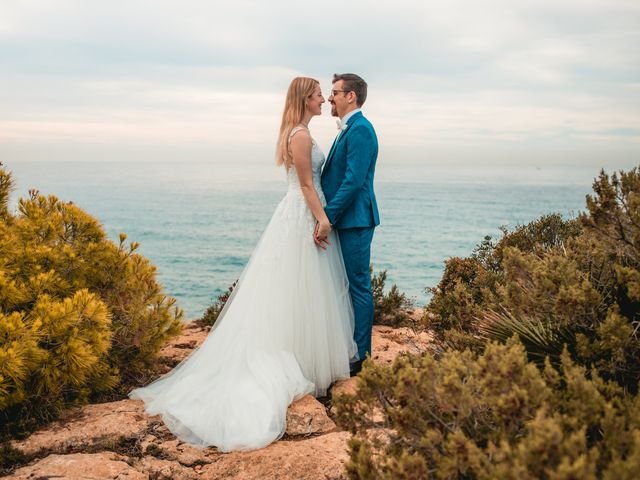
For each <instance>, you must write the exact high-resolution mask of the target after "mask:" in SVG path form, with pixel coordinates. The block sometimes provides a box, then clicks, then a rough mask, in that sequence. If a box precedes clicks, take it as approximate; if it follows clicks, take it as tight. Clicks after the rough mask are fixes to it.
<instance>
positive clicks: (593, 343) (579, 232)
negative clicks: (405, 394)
mask: <svg viewBox="0 0 640 480" xmlns="http://www.w3.org/2000/svg"><path fill="white" fill-rule="evenodd" d="M594 192H595V194H594V195H593V196H588V197H587V208H588V212H586V213H584V214H581V215H580V216H579V218H577V219H575V220H570V221H563V220H562V219H561V218H560V217H559V216H558V215H550V216H545V217H542V218H541V219H539V220H536V221H535V222H532V223H530V224H528V225H525V226H520V227H518V228H517V229H516V230H515V231H514V232H511V233H509V232H505V233H504V235H503V238H502V239H501V240H500V241H499V242H498V243H497V244H493V243H492V242H491V239H485V241H484V242H483V243H482V244H481V245H479V246H478V248H477V249H476V250H475V252H474V254H473V255H472V256H471V257H470V258H466V259H457V258H456V259H451V260H450V261H448V262H447V265H446V268H445V273H444V275H443V277H442V280H441V282H440V284H439V285H438V287H436V288H435V289H433V290H432V291H433V293H434V296H433V298H432V300H431V302H430V304H429V305H428V307H427V312H426V314H425V316H424V322H425V323H426V324H427V326H428V327H431V328H432V329H433V330H434V333H435V337H436V341H437V343H438V344H439V346H440V347H441V349H442V350H444V349H447V348H456V349H464V348H468V347H470V348H472V349H473V350H475V351H482V349H483V348H484V345H485V344H486V342H487V340H490V339H495V340H500V341H502V342H505V341H506V340H507V339H508V338H510V337H511V336H512V335H513V334H517V335H518V336H519V338H520V339H521V340H522V341H523V343H524V344H525V345H526V346H527V349H528V352H529V354H530V358H532V359H534V358H537V359H538V361H541V359H543V358H544V357H545V356H546V355H549V356H550V357H551V358H552V360H553V361H556V362H557V360H558V358H559V356H560V353H561V351H562V349H563V347H564V345H567V346H568V347H569V352H570V353H571V355H572V357H573V359H574V360H575V361H576V362H578V363H579V364H581V365H585V366H587V367H594V368H597V370H598V372H599V374H600V375H601V376H602V377H603V378H606V379H612V380H615V381H617V382H618V383H619V384H620V385H622V386H623V387H624V388H626V389H628V390H629V391H631V392H635V391H636V389H637V387H638V379H639V378H640V337H639V336H638V318H639V317H640V309H639V307H640V250H639V248H640V208H639V207H640V205H639V204H638V202H639V200H638V199H639V198H640V171H639V170H638V169H637V168H635V169H633V170H631V171H630V172H627V173H625V172H620V174H619V175H617V174H614V175H612V176H611V177H609V176H608V175H606V174H605V173H604V172H601V174H600V176H599V177H598V178H597V179H596V181H595V182H594Z"/></svg>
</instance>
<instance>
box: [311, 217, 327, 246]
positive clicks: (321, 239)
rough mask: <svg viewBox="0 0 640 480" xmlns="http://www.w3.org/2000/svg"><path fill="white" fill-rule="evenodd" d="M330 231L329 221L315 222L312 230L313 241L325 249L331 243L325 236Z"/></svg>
mask: <svg viewBox="0 0 640 480" xmlns="http://www.w3.org/2000/svg"><path fill="white" fill-rule="evenodd" d="M330 232H331V224H330V223H329V222H317V223H316V228H315V229H314V230H313V241H314V242H315V244H316V245H317V246H318V247H320V248H322V249H323V250H326V249H327V246H328V245H331V242H330V241H329V239H328V238H327V237H328V236H329V233H330Z"/></svg>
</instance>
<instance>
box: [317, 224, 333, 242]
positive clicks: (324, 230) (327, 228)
mask: <svg viewBox="0 0 640 480" xmlns="http://www.w3.org/2000/svg"><path fill="white" fill-rule="evenodd" d="M329 233H331V224H330V223H329V222H318V237H319V238H324V239H326V238H327V237H328V236H329Z"/></svg>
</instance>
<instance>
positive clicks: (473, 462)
mask: <svg viewBox="0 0 640 480" xmlns="http://www.w3.org/2000/svg"><path fill="white" fill-rule="evenodd" d="M335 403H336V407H337V412H338V417H337V420H338V423H339V424H340V425H341V426H342V427H344V428H346V429H348V430H349V431H350V432H351V433H352V434H353V438H352V439H351V440H350V442H349V448H350V461H349V463H348V464H347V473H348V476H349V478H351V479H368V480H370V479H389V480H391V479H393V480H402V479H427V478H434V479H436V478H437V479H496V478H500V479H532V480H533V479H596V478H610V479H632V478H636V477H635V476H636V474H637V469H638V467H639V466H640V399H639V397H635V398H634V397H631V396H629V395H626V394H625V393H624V391H623V390H622V389H621V388H620V387H619V386H617V385H616V384H615V383H608V382H606V381H604V380H602V379H601V378H599V377H598V375H597V374H592V375H590V374H589V372H588V371H587V370H586V369H585V368H584V367H581V366H579V365H577V364H575V363H574V362H573V361H572V360H571V358H570V356H569V354H568V353H564V354H563V355H562V356H561V365H560V367H559V368H554V367H553V366H552V365H551V363H550V362H546V364H545V366H544V369H542V370H540V369H538V368H536V367H535V366H534V364H532V363H529V362H528V360H527V356H526V352H525V350H524V348H523V347H522V345H520V344H519V343H518V342H517V341H515V340H511V341H509V342H508V343H507V345H499V344H496V343H488V344H487V345H486V348H485V350H484V352H483V353H482V354H479V355H477V354H474V353H472V352H471V351H470V350H466V351H463V352H461V351H456V350H450V351H448V352H445V353H444V354H443V355H442V357H441V358H440V359H436V358H434V357H433V356H432V355H430V354H426V355H424V356H422V357H418V356H412V355H407V356H401V357H398V358H397V359H396V360H395V361H394V363H393V365H392V366H390V367H386V366H376V365H374V364H373V363H372V362H370V361H368V362H366V363H365V365H364V368H363V371H362V373H361V374H360V378H359V388H358V391H357V393H356V394H355V395H354V396H349V395H345V396H341V397H338V398H337V399H335Z"/></svg>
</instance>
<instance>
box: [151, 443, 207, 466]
mask: <svg viewBox="0 0 640 480" xmlns="http://www.w3.org/2000/svg"><path fill="white" fill-rule="evenodd" d="M155 445H156V447H147V448H145V450H143V452H145V453H150V452H153V451H154V449H155V451H156V452H158V453H159V455H158V454H156V453H153V455H155V456H160V457H162V458H166V459H168V460H174V461H176V462H178V463H180V464H181V465H184V466H187V467H191V466H194V465H198V464H204V463H210V462H212V461H214V460H215V458H216V457H217V456H218V455H219V452H218V450H217V449H215V448H200V447H195V446H193V445H191V444H189V443H184V442H182V441H180V440H178V439H177V438H175V437H173V439H172V440H164V441H160V442H157V443H155Z"/></svg>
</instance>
